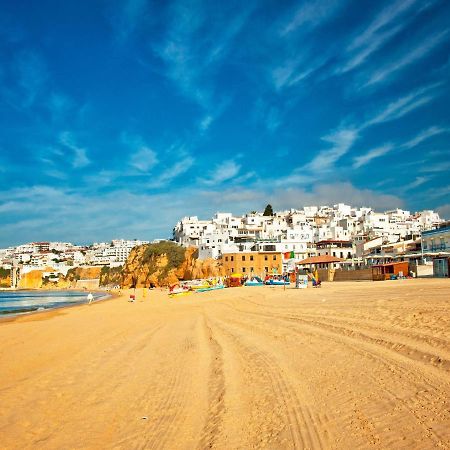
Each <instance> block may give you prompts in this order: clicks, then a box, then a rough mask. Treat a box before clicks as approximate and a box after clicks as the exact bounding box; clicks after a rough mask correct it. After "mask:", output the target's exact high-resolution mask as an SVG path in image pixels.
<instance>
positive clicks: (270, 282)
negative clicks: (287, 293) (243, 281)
mask: <svg viewBox="0 0 450 450" xmlns="http://www.w3.org/2000/svg"><path fill="white" fill-rule="evenodd" d="M264 283H265V284H266V285H268V286H289V285H290V284H291V283H290V281H286V280H284V279H274V278H269V279H268V280H266V281H265V282H264Z"/></svg>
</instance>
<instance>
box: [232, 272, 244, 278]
mask: <svg viewBox="0 0 450 450" xmlns="http://www.w3.org/2000/svg"><path fill="white" fill-rule="evenodd" d="M243 277H244V275H242V273H238V272H235V273H232V274H231V275H230V278H243Z"/></svg>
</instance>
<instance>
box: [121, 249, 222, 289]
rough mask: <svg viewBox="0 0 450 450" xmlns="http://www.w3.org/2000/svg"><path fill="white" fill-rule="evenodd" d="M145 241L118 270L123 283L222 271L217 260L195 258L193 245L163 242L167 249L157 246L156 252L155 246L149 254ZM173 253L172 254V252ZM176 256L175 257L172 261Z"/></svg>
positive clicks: (163, 281) (157, 282)
mask: <svg viewBox="0 0 450 450" xmlns="http://www.w3.org/2000/svg"><path fill="white" fill-rule="evenodd" d="M158 245H159V244H149V245H142V246H139V247H135V248H134V249H133V250H132V251H131V253H130V255H129V257H128V259H127V262H126V264H125V266H124V269H123V273H122V286H123V287H131V286H135V287H148V286H150V285H151V284H153V285H154V286H169V285H171V284H176V283H178V281H179V280H192V279H197V278H208V277H216V276H222V275H223V274H224V272H223V269H222V267H221V265H220V263H219V262H218V261H216V260H213V259H207V260H199V259H197V257H196V255H197V249H196V248H193V247H189V248H186V249H185V248H183V247H179V246H178V245H176V244H174V243H170V244H164V245H165V246H167V249H164V248H161V252H163V251H164V250H166V253H161V254H158V252H157V250H156V249H157V247H153V248H155V252H153V253H152V255H151V256H150V257H149V256H148V253H149V252H148V249H149V248H151V247H149V246H158ZM174 253H176V255H174ZM173 259H176V261H173Z"/></svg>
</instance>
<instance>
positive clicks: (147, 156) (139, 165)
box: [130, 146, 158, 172]
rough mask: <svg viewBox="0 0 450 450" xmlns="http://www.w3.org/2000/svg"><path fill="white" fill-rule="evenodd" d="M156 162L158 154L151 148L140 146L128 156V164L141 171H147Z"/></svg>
mask: <svg viewBox="0 0 450 450" xmlns="http://www.w3.org/2000/svg"><path fill="white" fill-rule="evenodd" d="M157 164H158V156H157V154H156V152H155V151H153V150H152V149H151V148H149V147H146V146H142V147H141V148H140V149H139V150H138V151H136V152H135V153H133V154H132V155H131V157H130V165H131V166H132V167H134V168H136V169H138V170H139V171H141V172H149V171H150V170H151V169H153V167H155V166H156V165H157Z"/></svg>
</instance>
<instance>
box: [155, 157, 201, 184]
mask: <svg viewBox="0 0 450 450" xmlns="http://www.w3.org/2000/svg"><path fill="white" fill-rule="evenodd" d="M194 163H195V160H194V158H192V157H191V156H186V157H184V158H183V159H180V161H177V162H176V163H175V164H174V165H172V166H170V167H168V168H167V169H165V170H164V171H163V172H161V174H160V175H159V176H157V177H156V178H155V179H154V180H153V181H152V182H150V183H149V184H148V187H151V188H161V187H163V186H165V185H167V184H168V183H170V182H171V181H173V180H174V179H175V178H178V177H179V176H180V175H183V174H184V173H186V172H187V171H188V170H189V169H190V168H191V167H192V166H193V165H194Z"/></svg>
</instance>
